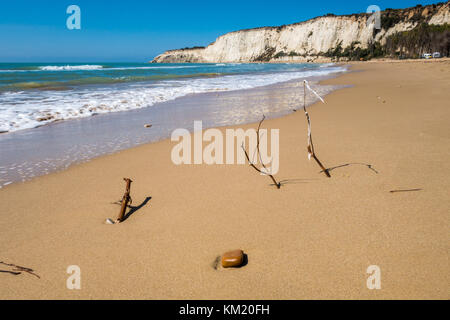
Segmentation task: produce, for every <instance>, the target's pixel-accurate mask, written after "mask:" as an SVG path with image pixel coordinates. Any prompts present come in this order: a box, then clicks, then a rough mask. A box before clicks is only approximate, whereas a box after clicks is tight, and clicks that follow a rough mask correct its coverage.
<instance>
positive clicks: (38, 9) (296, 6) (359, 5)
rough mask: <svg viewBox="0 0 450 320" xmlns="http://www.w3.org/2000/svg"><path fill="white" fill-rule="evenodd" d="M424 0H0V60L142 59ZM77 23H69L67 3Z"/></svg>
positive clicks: (425, 1) (404, 5)
mask: <svg viewBox="0 0 450 320" xmlns="http://www.w3.org/2000/svg"><path fill="white" fill-rule="evenodd" d="M437 2H439V1H427V0H368V1H366V0H360V1H345V0H333V1H330V0H321V1H317V0H316V1H312V0H310V1H302V0H295V1H290V0H289V1H283V0H278V1H277V0H270V1H265V0H258V1H253V0H248V1H247V0H238V1H236V0H225V1H217V0H209V1H203V0H202V1H197V0H190V1H186V0H184V1H179V0H158V1H154V0H126V1H125V0H120V1H119V0H70V1H66V0H1V1H0V62H111V61H117V62H122V61H129V62H135V61H139V62H145V61H149V60H151V59H152V58H153V57H154V56H156V55H157V54H159V53H162V52H163V51H165V50H167V49H177V48H183V47H191V46H205V45H208V44H209V43H211V42H213V41H214V40H215V39H216V38H217V37H218V36H219V35H222V34H224V33H227V32H230V31H235V30H240V29H246V28H254V27H262V26H277V25H283V24H289V23H294V22H300V21H304V20H307V19H310V18H314V17H316V16H321V15H324V14H327V13H334V14H351V13H359V12H365V11H366V9H367V7H368V6H369V5H371V4H376V5H378V6H379V7H380V8H381V9H382V10H383V9H386V8H404V7H413V6H415V5H417V4H422V5H425V4H431V3H437ZM72 4H75V5H78V6H79V7H80V8H81V30H68V29H67V27H66V20H67V18H68V17H69V14H67V13H66V10H67V7H68V6H69V5H72Z"/></svg>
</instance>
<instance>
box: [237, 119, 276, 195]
mask: <svg viewBox="0 0 450 320" xmlns="http://www.w3.org/2000/svg"><path fill="white" fill-rule="evenodd" d="M265 119H266V116H265V115H263V118H262V120H261V121H260V122H259V125H258V130H257V132H256V139H257V140H256V150H255V152H257V153H258V159H259V160H260V162H261V165H262V167H263V168H264V171H263V170H261V169H260V168H258V167H257V166H256V165H255V164H254V163H253V162H252V161H251V160H250V157H249V156H248V153H247V151H246V150H245V147H244V143H242V145H241V148H242V150H243V151H244V153H245V157H246V158H247V160H248V163H249V165H250V166H251V167H252V168H253V169H255V170H256V171H257V172H259V173H260V174H262V175H266V176H269V177H270V178H271V179H272V181H273V183H274V184H275V185H276V187H277V189H280V188H281V183H279V182H277V180H275V178H274V176H273V175H272V174H270V173H268V172H269V170H267V167H266V165H265V163H264V161H263V160H262V156H261V151H260V149H259V141H260V139H259V131H260V129H261V125H262V123H263V121H264V120H265Z"/></svg>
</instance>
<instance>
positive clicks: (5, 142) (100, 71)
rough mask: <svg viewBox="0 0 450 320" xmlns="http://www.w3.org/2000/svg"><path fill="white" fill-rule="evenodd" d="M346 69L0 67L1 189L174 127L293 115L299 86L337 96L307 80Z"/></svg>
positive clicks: (305, 66)
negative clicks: (307, 85) (304, 82)
mask: <svg viewBox="0 0 450 320" xmlns="http://www.w3.org/2000/svg"><path fill="white" fill-rule="evenodd" d="M345 70H346V67H344V66H336V65H333V64H137V63H109V64H105V63H95V64H94V63H83V64H75V63H65V64H56V63H51V64H49V63H46V64H0V132H3V134H0V188H2V187H5V186H7V185H9V184H11V183H13V182H18V181H26V180H29V179H31V178H33V177H36V176H39V175H42V174H46V173H49V172H53V171H57V170H62V169H65V168H67V167H69V166H70V165H72V164H76V163H80V162H83V161H87V160H89V159H92V158H94V157H97V156H100V155H104V154H109V153H113V152H117V151H120V150H123V149H126V148H130V147H133V146H137V145H139V144H143V143H147V142H152V141H157V140H161V139H164V138H168V137H170V134H171V132H172V131H173V130H175V129H177V128H187V129H189V130H192V127H193V124H194V121H196V120H202V121H203V127H204V128H209V127H218V126H226V125H237V124H242V123H249V122H255V121H259V120H260V119H261V117H262V115H263V114H264V115H265V116H266V117H268V118H270V117H276V116H281V115H284V114H287V113H290V112H292V110H293V109H296V108H298V107H300V106H302V103H303V102H302V101H303V91H302V90H303V87H302V82H301V80H302V79H309V80H313V84H312V85H313V87H314V89H315V90H317V91H318V92H319V94H321V95H326V94H327V93H329V92H331V91H332V90H334V89H335V87H332V86H319V85H318V84H317V82H314V79H315V80H320V79H322V78H324V77H330V76H333V75H336V74H338V73H340V72H344V71H345ZM307 99H308V101H307V104H311V103H313V102H314V101H315V97H313V96H310V95H308V96H307ZM119 111H122V112H119ZM61 120H66V121H61ZM147 124H151V125H152V126H151V127H150V128H146V127H145V125H147Z"/></svg>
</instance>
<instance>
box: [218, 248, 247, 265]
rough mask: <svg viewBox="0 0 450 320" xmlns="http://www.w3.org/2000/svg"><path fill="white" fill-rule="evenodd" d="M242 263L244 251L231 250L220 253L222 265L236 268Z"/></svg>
mask: <svg viewBox="0 0 450 320" xmlns="http://www.w3.org/2000/svg"><path fill="white" fill-rule="evenodd" d="M243 263H244V251H242V250H233V251H229V252H226V253H224V254H223V255H222V267H224V268H237V267H240V266H242V264H243Z"/></svg>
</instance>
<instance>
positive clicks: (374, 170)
mask: <svg viewBox="0 0 450 320" xmlns="http://www.w3.org/2000/svg"><path fill="white" fill-rule="evenodd" d="M353 165H360V166H366V167H367V168H369V169H370V170H372V171H373V172H375V173H376V174H378V173H379V172H378V171H377V170H376V169H375V168H374V167H373V166H372V165H371V164H367V163H359V162H352V163H346V164H341V165H339V166H335V167H332V168H328V169H326V170H327V171H328V172H329V171H333V170H335V169H339V168H343V167H349V166H353ZM323 172H324V170H321V171H319V173H323Z"/></svg>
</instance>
